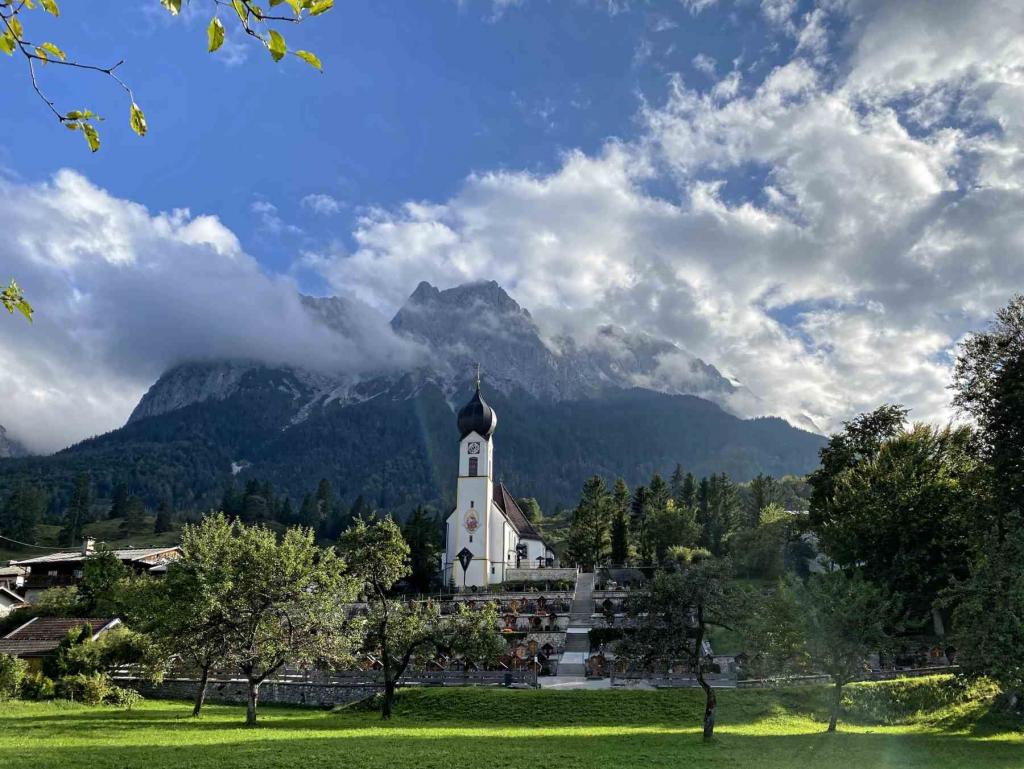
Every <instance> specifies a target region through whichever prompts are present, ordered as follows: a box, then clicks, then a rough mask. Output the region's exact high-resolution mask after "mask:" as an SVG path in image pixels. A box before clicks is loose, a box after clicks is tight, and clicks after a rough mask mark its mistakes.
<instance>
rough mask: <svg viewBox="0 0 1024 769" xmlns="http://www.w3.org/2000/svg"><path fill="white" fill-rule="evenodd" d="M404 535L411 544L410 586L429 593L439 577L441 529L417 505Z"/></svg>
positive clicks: (432, 518)
mask: <svg viewBox="0 0 1024 769" xmlns="http://www.w3.org/2000/svg"><path fill="white" fill-rule="evenodd" d="M402 534H403V536H404V538H405V541H406V542H408V543H409V555H410V559H409V565H410V570H409V584H411V585H412V587H413V588H415V589H416V590H417V591H418V592H420V593H426V592H429V591H430V586H431V584H432V583H433V581H434V580H435V579H436V578H437V576H438V565H439V561H438V558H439V556H440V552H441V527H440V525H439V524H438V521H437V520H436V519H435V518H434V517H433V516H430V515H429V514H428V513H427V511H426V510H424V509H423V506H422V505H417V506H416V509H415V510H413V511H412V515H411V516H409V520H408V521H406V523H405V527H404V528H403V531H402Z"/></svg>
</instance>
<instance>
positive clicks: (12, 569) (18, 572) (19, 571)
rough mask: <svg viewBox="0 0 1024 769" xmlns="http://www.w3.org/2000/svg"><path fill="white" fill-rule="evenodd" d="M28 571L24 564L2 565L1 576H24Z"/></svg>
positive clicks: (0, 568)
mask: <svg viewBox="0 0 1024 769" xmlns="http://www.w3.org/2000/svg"><path fill="white" fill-rule="evenodd" d="M27 573H28V569H26V568H25V567H24V566H14V565H11V566H0V577H23V576H24V575H25V574H27Z"/></svg>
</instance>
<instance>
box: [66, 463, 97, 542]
mask: <svg viewBox="0 0 1024 769" xmlns="http://www.w3.org/2000/svg"><path fill="white" fill-rule="evenodd" d="M91 511H92V487H91V482H90V480H89V475H88V474H87V473H79V474H78V475H77V476H76V477H75V487H74V490H73V491H72V492H71V501H70V502H69V503H68V508H67V510H66V511H65V513H64V525H63V526H62V527H61V530H60V535H59V536H60V543H61V544H62V545H73V544H75V543H76V542H80V541H81V540H82V527H83V526H85V524H87V523H89V522H90V520H91V518H90V514H91Z"/></svg>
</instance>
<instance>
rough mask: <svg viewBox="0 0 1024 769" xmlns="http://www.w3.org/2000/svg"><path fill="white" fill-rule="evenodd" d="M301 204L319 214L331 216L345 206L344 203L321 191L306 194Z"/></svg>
mask: <svg viewBox="0 0 1024 769" xmlns="http://www.w3.org/2000/svg"><path fill="white" fill-rule="evenodd" d="M302 205H303V206H305V207H306V208H308V209H309V210H310V211H312V212H313V213H315V214H320V215H321V216H332V215H334V214H337V213H340V212H341V211H342V209H344V208H345V204H344V203H343V202H342V201H340V200H338V199H337V198H335V197H332V196H331V195H327V194H325V193H322V192H319V193H313V194H310V195H306V197H304V198H303V199H302Z"/></svg>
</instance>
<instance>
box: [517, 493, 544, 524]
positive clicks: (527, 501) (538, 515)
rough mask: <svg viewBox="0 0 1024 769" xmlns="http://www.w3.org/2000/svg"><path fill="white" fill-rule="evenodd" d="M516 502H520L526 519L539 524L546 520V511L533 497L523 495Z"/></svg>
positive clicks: (520, 507)
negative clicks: (544, 511)
mask: <svg viewBox="0 0 1024 769" xmlns="http://www.w3.org/2000/svg"><path fill="white" fill-rule="evenodd" d="M516 502H518V503H519V509H520V510H522V511H523V515H525V516H526V520H528V521H529V522H530V523H532V524H534V525H538V524H540V523H541V522H542V521H543V520H544V513H543V511H542V510H541V509H540V503H539V502H538V501H537V500H536V499H534V498H533V497H521V498H520V499H517V500H516Z"/></svg>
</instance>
